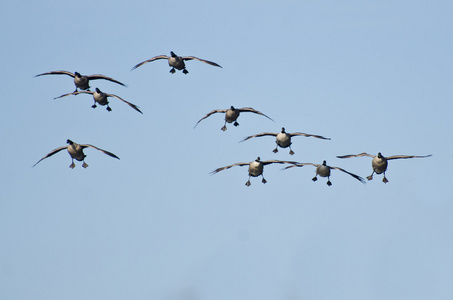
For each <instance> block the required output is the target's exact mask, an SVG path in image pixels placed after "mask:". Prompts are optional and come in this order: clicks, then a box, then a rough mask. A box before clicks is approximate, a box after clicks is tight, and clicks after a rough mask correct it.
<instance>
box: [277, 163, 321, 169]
mask: <svg viewBox="0 0 453 300" xmlns="http://www.w3.org/2000/svg"><path fill="white" fill-rule="evenodd" d="M303 166H314V167H319V164H313V163H295V164H292V165H290V166H287V167H285V168H283V169H284V170H286V169H289V168H294V167H303Z"/></svg>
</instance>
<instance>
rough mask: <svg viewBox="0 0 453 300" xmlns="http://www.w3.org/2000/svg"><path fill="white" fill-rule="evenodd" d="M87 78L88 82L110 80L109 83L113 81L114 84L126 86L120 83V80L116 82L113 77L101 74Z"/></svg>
mask: <svg viewBox="0 0 453 300" xmlns="http://www.w3.org/2000/svg"><path fill="white" fill-rule="evenodd" d="M87 78H88V80H96V79H105V80H108V81H111V82H114V83H118V84H119V85H122V86H126V85H125V84H124V83H122V82H119V81H118V80H115V79H113V78H111V77H108V76H105V75H101V74H95V75H90V76H87Z"/></svg>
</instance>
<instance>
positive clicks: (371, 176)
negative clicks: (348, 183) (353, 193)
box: [366, 170, 374, 180]
mask: <svg viewBox="0 0 453 300" xmlns="http://www.w3.org/2000/svg"><path fill="white" fill-rule="evenodd" d="M373 174H374V170H373V173H371V175H370V176H367V177H366V179H368V180H372V179H373Z"/></svg>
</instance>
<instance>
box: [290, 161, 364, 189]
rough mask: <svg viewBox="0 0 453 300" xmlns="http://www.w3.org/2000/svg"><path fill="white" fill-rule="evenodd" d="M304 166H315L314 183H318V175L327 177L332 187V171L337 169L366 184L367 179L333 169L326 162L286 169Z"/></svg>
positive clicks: (296, 165) (301, 164)
mask: <svg viewBox="0 0 453 300" xmlns="http://www.w3.org/2000/svg"><path fill="white" fill-rule="evenodd" d="M303 166H314V167H316V175H315V177H313V178H312V180H313V181H316V180H318V175H319V176H321V177H327V185H328V186H331V185H332V182H330V170H332V169H335V170H340V171H342V172H344V173H346V174H349V175H351V176H352V177H354V178H355V179H357V180H358V181H360V182H361V183H365V179H363V178H362V177H360V176H359V175H355V174H353V173H350V172H348V171H346V170H344V169H342V168H339V167H331V166H328V165H327V164H326V161H323V162H322V164H320V165H319V164H312V163H300V164H299V163H298V164H294V165H292V166H288V167H286V168H285V169H289V168H293V167H303Z"/></svg>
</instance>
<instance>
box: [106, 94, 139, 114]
mask: <svg viewBox="0 0 453 300" xmlns="http://www.w3.org/2000/svg"><path fill="white" fill-rule="evenodd" d="M105 95H106V96H107V97H115V98H116V99H119V100H121V101H123V102H124V103H126V104H127V105H129V106H130V107H132V108H133V109H135V110H136V111H138V112H139V113H141V114H143V113H142V112H141V110H140V109H138V106H137V105H135V104H132V103H130V102H128V101H126V100H124V99H123V98H121V97H119V96H117V95H113V94H105Z"/></svg>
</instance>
